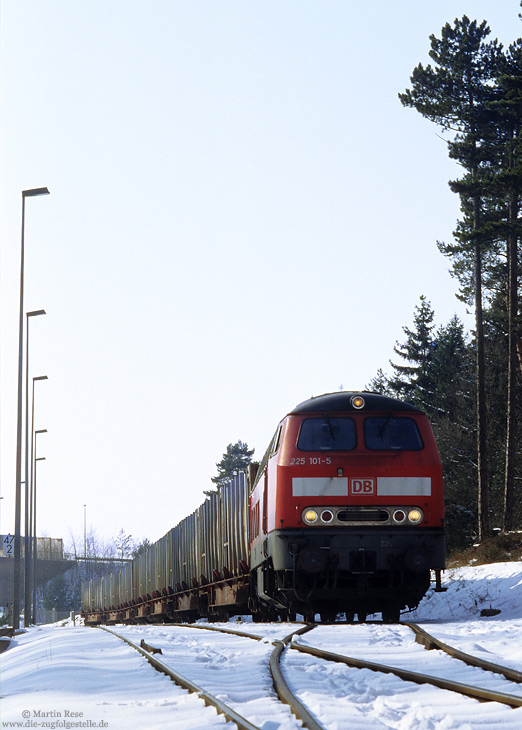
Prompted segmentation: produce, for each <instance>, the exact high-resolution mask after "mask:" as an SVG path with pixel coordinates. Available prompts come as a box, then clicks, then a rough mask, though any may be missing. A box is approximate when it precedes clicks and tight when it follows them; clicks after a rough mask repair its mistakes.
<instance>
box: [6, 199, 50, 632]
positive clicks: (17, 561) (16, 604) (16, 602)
mask: <svg viewBox="0 0 522 730" xmlns="http://www.w3.org/2000/svg"><path fill="white" fill-rule="evenodd" d="M37 195H49V190H48V189H47V188H32V189H30V190H22V235H21V254H20V318H19V332H18V410H17V421H16V491H15V528H14V538H15V539H14V560H13V562H14V566H13V568H14V579H13V628H15V629H19V628H20V589H21V572H22V571H21V554H20V553H21V550H20V526H21V521H22V520H21V517H22V514H21V513H22V400H23V398H22V381H23V339H24V235H25V199H26V198H32V197H35V196H37Z"/></svg>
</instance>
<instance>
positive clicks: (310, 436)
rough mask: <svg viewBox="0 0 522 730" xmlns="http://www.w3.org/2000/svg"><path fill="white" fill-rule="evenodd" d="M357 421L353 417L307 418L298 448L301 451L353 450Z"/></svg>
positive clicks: (302, 427) (355, 441) (325, 416)
mask: <svg viewBox="0 0 522 730" xmlns="http://www.w3.org/2000/svg"><path fill="white" fill-rule="evenodd" d="M356 443H357V439H356V436H355V423H354V421H353V419H351V418H330V417H329V416H327V415H326V414H325V415H324V416H323V417H322V418H307V419H306V420H305V421H303V423H302V425H301V430H300V432H299V438H298V439H297V448H298V449H300V450H301V451H351V450H352V449H354V448H355V446H356Z"/></svg>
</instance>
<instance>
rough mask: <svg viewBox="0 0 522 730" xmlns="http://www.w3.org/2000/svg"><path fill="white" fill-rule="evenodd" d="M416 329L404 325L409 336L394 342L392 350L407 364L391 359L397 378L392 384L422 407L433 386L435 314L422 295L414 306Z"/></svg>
mask: <svg viewBox="0 0 522 730" xmlns="http://www.w3.org/2000/svg"><path fill="white" fill-rule="evenodd" d="M415 310H416V313H415V316H414V329H409V328H408V327H403V331H404V333H405V334H406V335H407V339H406V342H404V343H403V344H402V345H401V344H399V343H398V342H397V343H396V344H395V347H394V348H393V351H394V352H395V353H396V354H397V355H399V356H400V357H401V358H402V359H403V360H404V361H405V362H406V363H407V364H395V363H393V362H391V361H390V364H391V366H392V367H393V369H394V371H395V377H392V378H391V379H390V386H391V387H392V389H393V390H394V391H395V392H396V393H397V395H398V396H400V397H403V398H406V399H410V400H412V401H413V402H414V403H416V404H417V405H419V406H420V407H421V408H425V405H424V404H425V401H426V399H427V398H429V393H430V391H431V389H432V388H433V382H432V378H431V372H430V371H431V362H432V356H433V337H432V330H433V317H434V312H433V309H432V308H431V304H430V303H429V302H428V301H427V299H426V297H425V296H424V295H423V296H421V298H420V304H419V305H418V306H417V307H415Z"/></svg>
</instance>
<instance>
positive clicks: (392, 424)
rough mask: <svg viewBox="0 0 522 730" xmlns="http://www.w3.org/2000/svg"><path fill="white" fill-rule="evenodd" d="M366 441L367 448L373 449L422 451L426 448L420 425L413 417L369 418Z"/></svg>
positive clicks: (365, 433) (366, 423)
mask: <svg viewBox="0 0 522 730" xmlns="http://www.w3.org/2000/svg"><path fill="white" fill-rule="evenodd" d="M364 441H365V444H366V448H367V449H371V450H372V451H420V450H421V449H423V448H424V444H423V443H422V438H421V435H420V433H419V429H418V426H417V424H416V423H415V421H414V420H413V419H412V418H392V417H390V416H383V417H379V418H367V419H366V420H365V422H364Z"/></svg>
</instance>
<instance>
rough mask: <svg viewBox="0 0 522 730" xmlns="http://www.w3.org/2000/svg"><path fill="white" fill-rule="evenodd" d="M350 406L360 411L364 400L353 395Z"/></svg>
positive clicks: (359, 396)
mask: <svg viewBox="0 0 522 730" xmlns="http://www.w3.org/2000/svg"><path fill="white" fill-rule="evenodd" d="M352 406H353V407H354V408H356V409H357V410H358V411H360V410H361V408H364V406H365V402H364V398H363V397H362V396H361V395H354V396H353V397H352Z"/></svg>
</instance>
